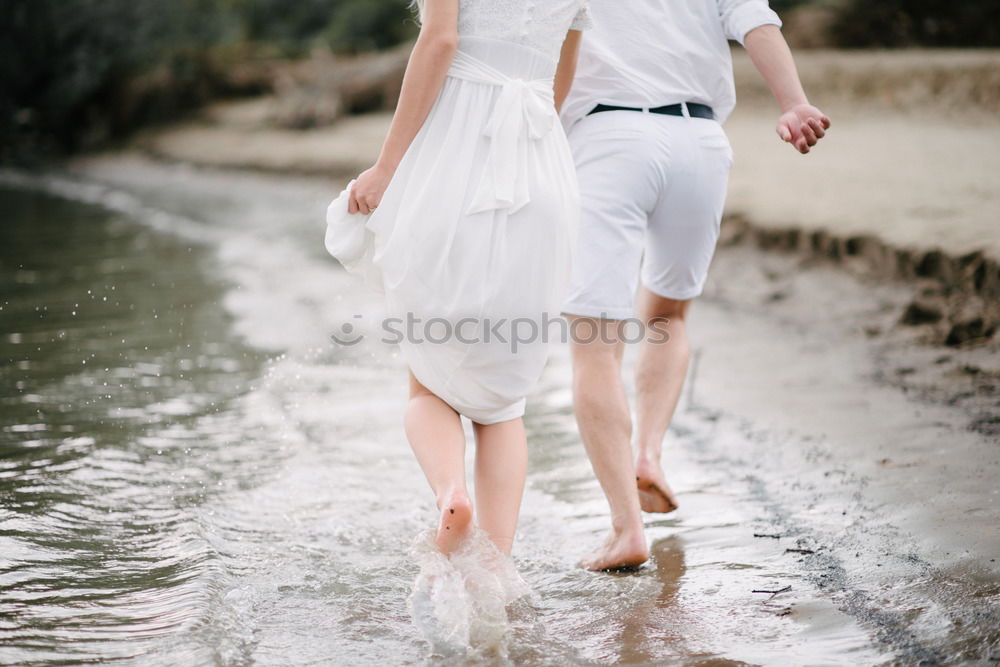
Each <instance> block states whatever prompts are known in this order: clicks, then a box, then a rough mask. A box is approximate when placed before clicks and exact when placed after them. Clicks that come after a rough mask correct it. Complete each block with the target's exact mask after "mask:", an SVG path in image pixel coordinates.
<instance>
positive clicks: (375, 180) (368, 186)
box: [347, 164, 395, 215]
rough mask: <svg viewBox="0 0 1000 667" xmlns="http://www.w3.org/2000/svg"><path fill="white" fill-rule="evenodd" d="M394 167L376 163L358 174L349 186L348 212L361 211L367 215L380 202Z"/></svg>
mask: <svg viewBox="0 0 1000 667" xmlns="http://www.w3.org/2000/svg"><path fill="white" fill-rule="evenodd" d="M394 171H395V170H394V169H388V168H386V167H384V166H382V165H379V164H376V165H375V166H374V167H372V168H371V169H369V170H367V171H365V172H364V173H362V174H361V175H360V176H358V179H357V181H355V183H354V187H353V188H351V198H350V200H349V201H348V204H347V212H348V213H363V214H365V215H369V214H370V213H371V212H372V211H374V210H375V209H376V208H377V207H378V205H379V204H381V203H382V195H384V194H385V190H386V188H388V187H389V181H391V180H392V175H393V173H394Z"/></svg>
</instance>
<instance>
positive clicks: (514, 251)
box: [326, 37, 579, 424]
mask: <svg viewBox="0 0 1000 667" xmlns="http://www.w3.org/2000/svg"><path fill="white" fill-rule="evenodd" d="M555 68H556V63H555V62H554V61H553V60H552V59H551V58H549V57H548V56H547V55H545V54H543V53H541V52H540V51H537V50H535V49H533V48H530V47H526V46H521V45H518V44H513V43H510V42H505V41H501V40H496V39H492V38H482V37H462V38H461V39H460V45H459V48H458V51H457V53H456V56H455V60H454V62H453V64H452V66H451V68H450V70H449V72H448V76H447V78H446V79H445V82H444V86H443V88H442V90H441V93H440V95H439V97H438V99H437V101H436V102H435V104H434V106H433V108H432V110H431V112H430V115H429V116H428V118H427V121H426V122H425V123H424V125H423V127H422V128H421V130H420V131H419V133H418V134H417V136H416V138H415V139H414V141H413V143H412V145H411V146H410V148H409V150H408V151H407V152H406V154H405V156H404V157H403V159H402V161H401V162H400V164H399V168H398V169H397V171H396V173H395V175H394V176H393V179H392V181H391V183H390V184H389V187H388V189H387V190H386V192H385V195H384V197H383V199H382V202H381V203H380V205H379V207H378V209H377V210H376V211H374V212H373V213H372V214H371V215H370V216H367V217H366V216H363V215H361V214H356V215H349V214H347V196H348V192H349V189H348V190H345V191H344V192H343V193H341V196H340V197H338V198H337V199H336V200H334V202H333V203H332V204H331V205H330V207H329V210H328V212H327V235H326V246H327V249H328V250H329V251H330V253H331V254H333V255H334V256H335V257H337V258H338V259H339V260H340V261H341V263H342V264H343V265H344V266H345V267H346V268H347V269H348V270H349V271H351V272H353V273H357V274H360V275H363V276H365V278H366V279H367V281H368V282H369V283H370V284H372V285H373V286H374V287H375V288H376V289H378V290H380V291H384V293H385V296H386V305H387V316H388V318H390V319H389V320H388V321H387V322H388V323H389V324H387V327H386V330H392V331H403V332H405V333H406V335H405V336H404V337H403V340H402V341H401V342H400V343H399V345H400V349H401V351H402V353H403V355H404V357H405V359H406V362H407V364H408V365H409V367H410V370H411V371H412V372H413V374H414V376H415V377H416V378H417V380H419V381H420V383H421V384H423V385H424V386H425V387H427V388H428V389H429V390H430V391H432V392H433V393H434V394H435V395H437V396H438V397H440V398H441V399H442V400H444V401H445V402H446V403H448V404H449V405H450V406H451V407H452V408H454V409H455V410H456V411H457V412H459V413H460V414H462V415H465V416H466V417H468V418H469V419H471V420H472V421H474V422H477V423H480V424H493V423H498V422H502V421H507V420H510V419H515V418H518V417H520V416H521V415H523V413H524V406H525V397H526V395H527V394H528V393H529V392H530V391H531V390H532V389H533V387H534V386H535V384H536V382H537V381H538V378H539V376H540V375H541V372H542V370H543V367H544V365H545V362H546V359H547V356H548V344H549V342H550V339H558V338H559V337H560V333H561V328H560V327H562V326H564V323H562V324H560V323H559V321H558V317H559V309H560V305H561V301H562V299H563V297H564V296H565V290H566V285H567V281H568V277H569V270H570V256H571V251H572V248H573V247H574V244H575V234H576V226H577V221H578V217H579V193H578V190H577V182H576V175H575V171H574V167H573V160H572V156H571V154H570V150H569V146H568V144H567V141H566V137H565V134H564V132H563V129H562V126H561V125H560V124H559V122H558V118H557V115H556V112H555V109H554V106H553V100H552V85H553V76H554V74H555ZM348 187H349V188H350V186H348Z"/></svg>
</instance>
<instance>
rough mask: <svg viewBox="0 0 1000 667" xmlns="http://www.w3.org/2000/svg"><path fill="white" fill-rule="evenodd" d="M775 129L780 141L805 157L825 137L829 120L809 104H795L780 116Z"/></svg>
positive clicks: (828, 127)
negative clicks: (788, 144)
mask: <svg viewBox="0 0 1000 667" xmlns="http://www.w3.org/2000/svg"><path fill="white" fill-rule="evenodd" d="M776 129H777V132H778V136H779V137H781V140H782V141H787V142H788V143H790V144H791V145H792V146H794V147H795V149H796V150H797V151H798V152H800V153H802V154H803V155H805V154H806V153H808V152H809V150H810V149H811V148H812V147H813V146H815V145H816V144H817V143H819V140H820V139H822V138H823V137H825V136H826V131H827V130H829V129H830V119H829V118H828V117H827V116H826V114H824V113H823V112H822V111H820V110H819V109H817V108H816V107H814V106H813V105H811V104H797V105H796V106H794V107H792V108H791V109H789V110H788V111H786V112H785V113H783V114H782V115H781V118H779V119H778V127H777V128H776Z"/></svg>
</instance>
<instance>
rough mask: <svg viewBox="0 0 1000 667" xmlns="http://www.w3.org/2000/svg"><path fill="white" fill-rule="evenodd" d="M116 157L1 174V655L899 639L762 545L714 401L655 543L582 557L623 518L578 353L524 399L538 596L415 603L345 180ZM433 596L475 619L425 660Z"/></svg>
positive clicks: (575, 655) (502, 654)
mask: <svg viewBox="0 0 1000 667" xmlns="http://www.w3.org/2000/svg"><path fill="white" fill-rule="evenodd" d="M108 169H110V170H111V171H109V172H107V173H105V174H104V176H105V177H108V178H111V177H113V180H114V182H115V186H114V187H108V186H101V185H96V184H94V183H85V182H80V181H76V180H72V179H62V178H56V177H49V178H43V179H41V180H38V179H35V180H30V179H21V180H18V179H16V178H14V179H8V182H10V181H13V182H14V183H15V184H20V185H22V186H24V187H21V188H11V187H8V188H5V189H2V190H0V210H2V227H0V239H2V247H0V259H2V265H0V279H2V285H3V297H2V304H0V305H2V311H0V331H2V339H0V362H2V364H3V366H2V371H0V373H2V377H0V382H2V385H0V386H2V399H0V400H2V403H0V422H2V424H3V427H2V435H0V438H2V440H0V446H2V450H0V454H2V477H0V559H2V575H0V662H2V663H6V664H15V663H16V664H39V665H41V664H82V663H87V662H95V661H97V662H109V661H113V660H120V661H123V662H125V663H129V664H131V663H134V664H169V665H188V664H190V665H202V664H220V665H243V664H265V665H271V664H273V665H293V664H294V665H299V664H303V665H304V664H345V665H367V664H371V665H375V664H379V665H382V664H422V663H425V662H430V663H435V664H436V663H444V664H467V663H482V664H495V663H504V662H507V663H515V664H543V665H545V664H548V665H564V664H612V663H617V664H679V663H683V664H704V665H710V664H712V665H716V664H717V665H723V664H768V665H771V664H787V665H799V664H844V665H854V664H875V663H879V662H882V661H884V660H888V659H890V658H891V657H892V650H891V647H889V646H887V645H885V644H880V643H879V641H878V640H877V638H876V636H875V635H876V633H875V631H874V630H873V629H872V628H871V627H866V626H864V625H862V624H859V622H858V621H856V620H855V618H854V617H852V616H851V615H849V614H846V613H844V612H842V611H840V610H839V609H838V605H837V604H835V603H834V602H833V601H832V600H831V598H830V597H829V596H828V595H826V594H824V593H823V591H822V590H820V588H819V587H818V586H817V585H816V584H815V583H814V578H813V577H812V576H811V574H810V572H809V571H808V568H806V567H804V566H803V565H802V564H801V561H800V560H797V559H796V558H795V557H794V556H789V554H788V553H787V552H785V550H784V548H785V546H788V545H787V544H782V545H781V546H778V545H777V544H776V543H775V542H774V541H773V540H769V539H755V538H753V533H754V532H765V533H766V532H767V531H768V530H769V529H773V526H769V525H768V524H767V520H766V517H767V516H768V512H767V511H766V507H765V506H766V501H765V500H762V498H761V490H760V488H759V487H758V485H756V483H755V481H754V480H755V478H754V476H753V474H752V472H751V470H750V469H749V468H745V469H736V468H734V467H733V464H732V462H729V461H727V459H726V458H725V455H724V452H725V451H726V450H727V449H730V450H734V451H735V450H739V449H740V448H743V447H746V446H748V445H747V442H746V436H744V435H741V434H740V433H739V432H738V431H736V430H733V429H732V428H731V427H729V426H727V425H726V423H725V420H719V419H718V417H717V416H714V415H711V414H703V413H698V412H697V411H686V412H684V413H682V414H681V415H680V416H679V418H678V420H677V424H676V426H675V429H674V431H673V435H672V438H673V440H676V442H678V443H683V444H682V445H681V444H679V445H676V446H674V447H672V449H671V453H670V455H671V462H670V465H671V473H670V474H671V476H672V479H676V480H677V483H676V488H677V491H678V492H679V493H680V494H681V497H682V498H683V499H684V507H683V508H682V510H681V511H680V512H678V513H677V514H676V515H671V516H670V517H667V518H660V519H654V520H650V521H649V522H648V526H649V536H650V538H651V539H652V543H653V560H652V562H651V563H650V564H649V565H648V566H647V567H646V568H644V569H643V570H642V571H640V572H639V573H638V574H628V575H599V574H592V573H587V572H584V571H582V570H580V569H578V568H577V567H575V563H576V561H577V560H578V559H579V558H580V557H581V556H582V555H583V554H584V553H586V552H587V551H588V550H589V549H591V548H593V547H594V546H595V545H596V544H597V543H599V542H600V540H601V539H602V535H603V531H604V528H605V525H606V521H607V518H606V507H605V505H604V502H603V498H602V496H601V495H600V491H599V488H598V486H597V484H596V482H595V480H594V479H593V476H592V474H591V472H590V469H589V465H588V463H587V461H586V458H585V457H584V455H583V451H582V448H581V446H580V445H579V442H578V439H577V436H576V433H575V427H574V423H573V418H572V415H571V412H570V408H569V402H570V401H569V392H568V382H567V378H568V374H569V368H568V359H567V358H566V354H565V351H564V350H559V351H557V353H556V355H555V357H554V359H553V362H552V364H551V366H550V368H549V369H548V371H547V373H546V376H545V379H544V381H543V386H542V387H541V388H540V390H539V392H538V394H537V395H536V396H535V397H534V399H533V400H532V402H531V409H530V412H529V415H528V417H527V424H528V428H529V433H530V440H531V461H530V479H529V485H528V489H527V492H526V497H525V503H524V512H523V518H522V524H521V530H520V533H519V536H518V543H517V545H516V547H515V553H514V556H515V564H516V566H517V569H518V571H519V572H520V576H521V577H523V579H524V582H525V583H526V585H527V586H528V587H529V588H530V590H531V591H532V594H531V595H530V596H528V597H527V598H524V599H522V600H520V601H519V602H518V603H516V604H515V605H513V606H512V607H511V608H510V610H509V611H510V616H509V618H504V619H503V620H502V622H500V623H499V626H498V625H497V624H496V623H494V624H493V626H491V628H487V629H488V630H490V631H491V632H492V634H491V635H490V636H491V637H492V638H491V639H489V640H488V641H485V642H484V641H476V640H475V636H476V629H477V628H479V630H482V628H483V627H485V625H484V624H486V621H484V620H483V618H472V619H471V621H470V619H469V615H470V614H472V615H473V616H474V615H475V614H476V613H478V612H477V611H476V609H478V608H479V607H477V606H476V602H477V601H476V600H475V599H471V600H470V599H468V596H465V597H463V595H465V594H464V593H462V591H461V590H459V589H447V590H444V589H443V590H441V591H438V592H437V593H435V594H434V595H436V597H434V596H430V597H429V598H428V597H421V596H420V591H419V590H418V593H417V594H415V595H414V596H413V598H412V600H411V592H412V591H413V590H414V586H415V582H416V584H417V588H418V589H419V586H420V581H421V579H420V578H419V577H420V572H421V571H427V570H429V569H432V568H433V567H437V566H438V565H440V564H439V563H437V562H436V561H434V558H433V554H429V553H428V552H427V551H426V550H422V549H421V547H420V544H421V542H420V540H421V535H422V534H423V533H424V531H426V530H427V529H428V528H430V527H431V526H433V525H434V520H435V511H434V507H433V502H432V498H431V497H430V496H431V494H430V492H429V491H428V489H427V488H426V484H425V482H424V480H423V478H422V476H421V474H420V471H419V468H418V467H417V465H416V463H415V462H414V461H413V460H412V456H411V455H410V454H409V450H408V447H407V445H406V442H405V439H404V437H403V434H402V430H401V418H400V416H401V410H402V406H403V402H404V398H405V383H404V382H403V378H404V377H405V376H404V371H403V367H402V362H401V360H400V359H399V358H398V356H397V354H396V352H395V351H394V350H393V349H392V348H389V347H387V346H385V345H383V344H381V343H379V342H377V341H375V340H373V339H372V338H373V337H369V338H368V339H366V340H365V341H364V342H363V343H362V344H359V345H356V346H353V347H350V348H341V347H336V346H334V345H332V344H331V343H330V341H329V334H330V333H332V332H334V331H335V330H336V329H337V328H338V327H339V326H340V325H341V324H342V323H343V322H346V321H350V322H355V323H357V324H358V326H360V327H361V330H362V332H366V333H371V330H372V329H373V328H374V326H375V325H374V323H375V322H376V321H377V318H378V314H379V312H380V305H379V300H378V298H377V297H376V296H374V295H370V294H367V293H365V292H364V291H363V290H361V289H359V288H358V287H357V286H356V284H355V283H354V282H353V280H352V279H350V278H349V277H347V276H345V275H344V274H343V273H342V272H341V271H340V270H339V269H337V267H336V266H335V264H334V263H333V262H332V260H330V259H329V258H328V257H327V256H325V254H324V253H323V250H322V245H321V233H322V230H321V224H322V221H321V215H322V209H323V207H324V206H325V204H326V202H327V201H328V198H329V197H330V196H332V194H333V193H334V192H335V190H336V189H335V188H333V187H330V186H327V185H324V184H317V183H311V182H299V181H291V180H288V181H286V180H281V179H274V178H270V179H268V178H263V177H257V176H247V175H236V174H224V173H216V172H198V171H191V170H186V169H171V168H166V167H162V166H155V165H148V164H145V163H138V164H134V165H125V166H124V167H123V166H121V165H113V166H112V167H109V168H108ZM29 185H30V186H31V187H32V188H35V187H42V189H43V190H45V191H47V192H50V193H51V192H54V193H59V194H61V195H63V197H71V198H73V201H70V200H68V199H66V198H56V197H53V196H50V195H43V194H38V193H37V191H36V190H31V189H25V188H26V187H27V186H29ZM355 315H357V316H358V317H355ZM366 327H367V328H366ZM456 567H458V566H456ZM463 567H464V566H463ZM456 571H457V572H458V575H456V576H459V575H461V576H465V575H468V576H469V577H471V576H472V575H470V574H469V572H468V571H466V570H461V568H459V570H456ZM786 586H791V589H790V590H789V591H788V592H785V593H781V594H779V595H774V596H771V595H769V594H761V593H754V592H753V591H755V590H778V589H782V588H784V587H786ZM431 603H433V604H437V605H439V607H440V609H441V610H443V611H442V612H441V613H440V614H438V615H437V616H436V617H435V618H436V619H437V621H438V622H444V621H448V622H451V621H454V622H455V623H458V624H459V625H460V624H461V622H463V619H464V620H465V621H469V623H471V626H472V629H471V630H469V628H468V627H466V628H465V630H464V631H465V635H462V636H463V637H464V636H471V637H472V638H473V639H471V640H469V644H470V645H467V646H465V645H462V642H457V643H453V645H450V646H447V647H444V648H441V647H440V646H439V647H438V652H439V653H442V654H444V655H437V656H435V655H433V654H432V647H431V643H430V642H429V641H428V640H429V639H433V637H432V636H431V635H433V632H434V628H428V623H431V624H433V622H434V619H431V620H430V621H428V620H427V619H426V618H425V619H421V618H420V615H421V614H422V613H423V612H422V611H421V610H426V608H427V605H428V604H431ZM415 617H416V618H415ZM449 619H450V620H449ZM456 619H457V620H456ZM493 620H494V621H495V620H496V619H493ZM490 622H493V621H490ZM477 624H478V625H477ZM456 627H457V626H456ZM470 633H471V634H470ZM460 634H461V633H460ZM480 634H482V633H480ZM486 634H490V633H486Z"/></svg>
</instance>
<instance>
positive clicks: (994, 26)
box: [830, 0, 1000, 47]
mask: <svg viewBox="0 0 1000 667" xmlns="http://www.w3.org/2000/svg"><path fill="white" fill-rule="evenodd" d="M838 9H839V11H837V13H836V16H835V18H834V21H833V23H832V25H831V26H830V33H831V37H832V38H833V41H834V43H836V44H838V45H840V46H846V47H904V46H935V47H942V46H950V47H984V46H1000V1H998V0H847V1H846V2H844V3H843V4H842V5H841V6H840V7H839V8H838Z"/></svg>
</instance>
